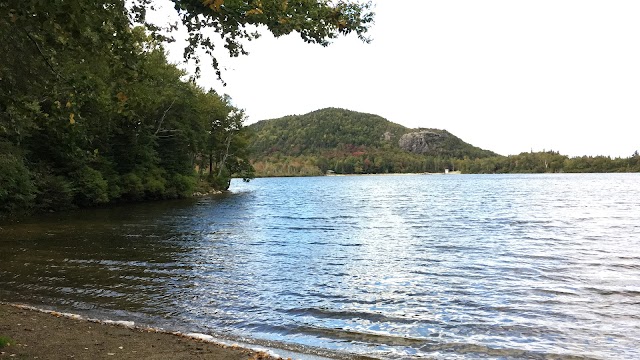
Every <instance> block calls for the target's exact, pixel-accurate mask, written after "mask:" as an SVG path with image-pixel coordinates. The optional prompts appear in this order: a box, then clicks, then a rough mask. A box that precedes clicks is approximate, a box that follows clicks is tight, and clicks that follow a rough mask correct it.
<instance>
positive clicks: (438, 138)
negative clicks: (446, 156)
mask: <svg viewBox="0 0 640 360" xmlns="http://www.w3.org/2000/svg"><path fill="white" fill-rule="evenodd" d="M446 137H447V134H444V133H437V132H433V131H429V130H421V131H416V132H412V133H408V134H404V135H402V137H401V138H400V141H399V145H400V148H401V149H403V150H405V151H409V152H412V153H414V154H425V153H428V152H432V151H434V150H437V149H438V148H439V147H440V146H441V143H442V140H444V138H446Z"/></svg>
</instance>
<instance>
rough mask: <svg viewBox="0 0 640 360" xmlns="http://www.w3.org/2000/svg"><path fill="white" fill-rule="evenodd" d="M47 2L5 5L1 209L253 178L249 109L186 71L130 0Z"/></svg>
mask: <svg viewBox="0 0 640 360" xmlns="http://www.w3.org/2000/svg"><path fill="white" fill-rule="evenodd" d="M39 3H40V2H36V1H32V2H30V1H27V2H23V3H21V4H20V5H22V6H16V7H12V5H14V4H8V3H6V2H2V3H0V83H1V85H2V86H1V89H2V90H1V92H0V216H2V215H3V214H4V215H6V214H19V213H23V212H27V211H31V210H39V211H44V210H60V209H67V208H72V207H78V206H94V205H99V204H106V203H111V202H120V201H139V200H146V199H166V198H177V197H185V196H190V195H191V194H193V192H194V190H195V189H196V187H198V186H203V187H206V188H209V187H210V186H214V187H217V188H222V189H224V188H226V187H228V183H229V179H230V177H231V176H232V175H233V174H237V175H239V176H243V177H246V178H249V177H251V176H252V168H251V166H250V164H249V163H248V161H247V142H246V139H245V128H244V127H243V124H242V122H243V120H244V115H243V113H242V111H240V110H238V109H236V108H234V107H233V106H232V105H231V104H230V99H228V98H226V97H222V96H219V95H218V94H216V93H215V92H207V91H204V90H203V89H201V88H199V87H197V86H195V85H194V84H193V83H190V82H186V81H184V80H182V78H183V77H184V75H185V74H184V73H183V72H182V71H180V70H179V69H177V68H176V67H175V66H174V65H172V64H169V63H168V62H167V60H166V58H165V55H164V52H163V50H162V47H161V46H160V45H159V44H157V43H155V42H154V41H152V40H151V39H150V38H149V37H148V36H147V35H146V33H145V31H144V30H143V29H142V28H132V27H131V26H130V22H129V18H128V14H127V11H126V9H125V8H124V6H123V3H122V2H118V1H114V2H112V3H102V2H66V1H59V2H56V6H58V8H56V9H55V11H53V10H54V9H53V8H47V7H46V6H39V5H38V4H39ZM67 5H69V6H67ZM71 5H73V6H71ZM196 169H199V170H200V171H199V172H197V171H196ZM205 169H206V171H205ZM201 179H202V180H204V181H200V180H201ZM206 180H208V181H206Z"/></svg>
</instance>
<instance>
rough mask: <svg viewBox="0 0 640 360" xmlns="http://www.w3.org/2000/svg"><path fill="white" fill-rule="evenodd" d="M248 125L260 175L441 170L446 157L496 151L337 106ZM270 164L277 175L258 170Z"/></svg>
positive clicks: (480, 155)
mask: <svg viewBox="0 0 640 360" xmlns="http://www.w3.org/2000/svg"><path fill="white" fill-rule="evenodd" d="M249 128H250V129H251V130H252V131H253V133H254V137H253V140H252V145H251V151H252V153H253V160H254V166H255V167H256V170H257V173H258V174H259V175H260V174H262V175H264V176H274V175H278V174H279V175H316V174H321V173H325V172H326V171H328V170H331V171H335V172H337V173H390V172H428V171H433V172H436V171H437V172H440V171H443V169H444V168H445V167H449V165H447V164H444V163H445V162H447V160H449V159H463V158H465V157H466V158H472V159H475V158H485V157H492V156H497V154H495V153H494V152H492V151H488V150H483V149H480V148H478V147H475V146H473V145H470V144H468V143H466V142H464V141H462V140H461V139H460V138H458V137H456V136H454V135H453V134H451V133H449V132H448V131H446V130H440V129H423V128H421V129H410V128H407V127H405V126H402V125H399V124H396V123H393V122H391V121H389V120H387V119H385V118H383V117H381V116H378V115H374V114H366V113H360V112H356V111H351V110H346V109H338V108H326V109H321V110H317V111H313V112H310V113H308V114H304V115H289V116H285V117H282V118H278V119H271V120H262V121H259V122H256V123H254V124H251V125H249ZM269 166H270V167H272V168H273V170H274V171H275V170H276V168H278V169H279V170H278V171H275V172H276V173H278V174H276V173H273V172H271V173H268V174H266V173H264V171H262V170H265V168H266V167H269ZM287 166H288V168H289V170H287V168H286V167H287ZM313 167H316V168H317V171H314V169H313ZM292 168H293V169H292ZM303 168H304V169H303ZM301 170H304V171H302V173H297V172H299V171H301ZM307 172H310V173H307Z"/></svg>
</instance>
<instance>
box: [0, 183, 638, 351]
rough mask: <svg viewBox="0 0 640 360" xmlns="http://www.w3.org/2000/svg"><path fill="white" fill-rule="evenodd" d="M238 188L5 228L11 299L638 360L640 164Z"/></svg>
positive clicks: (449, 346)
mask: <svg viewBox="0 0 640 360" xmlns="http://www.w3.org/2000/svg"><path fill="white" fill-rule="evenodd" d="M231 190H232V192H231V193H229V194H225V195H221V196H217V197H209V198H200V199H191V200H186V201H168V202H159V203H148V204H137V205H127V206H119V207H115V208H110V209H95V210H84V211H75V212H68V213H64V214H62V213H61V214H49V215H46V216H42V217H36V218H30V219H27V220H25V221H23V222H21V223H18V224H0V301H6V302H17V303H26V304H30V305H35V306H39V307H45V308H53V309H57V310H62V311H68V312H74V313H80V314H85V315H91V316H98V317H101V318H110V319H119V320H122V319H127V320H133V321H136V322H138V323H140V324H145V325H154V326H159V327H164V328H167V329H176V330H182V331H189V332H193V331H197V332H202V333H207V334H212V335H215V336H217V337H220V338H228V339H232V340H238V341H247V342H250V343H258V344H266V345H271V346H275V347H281V348H290V349H295V350H297V351H302V352H307V353H311V354H321V355H325V356H330V357H340V356H343V357H353V356H356V355H366V356H370V357H374V358H385V359H386V358H389V359H397V358H420V357H422V358H436V359H440V358H442V359H477V358H500V359H509V358H514V359H517V358H540V359H546V358H553V359H564V358H567V359H574V358H586V359H639V358H640V174H611V175H609V174H580V175H570V174H558V175H555V174H554V175H447V176H445V175H440V176H438V175H431V176H427V175H405V176H352V177H318V178H274V179H256V180H254V181H252V182H251V183H248V184H247V183H242V182H241V181H235V180H234V182H233V183H232V187H231Z"/></svg>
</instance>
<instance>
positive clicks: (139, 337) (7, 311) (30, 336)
mask: <svg viewBox="0 0 640 360" xmlns="http://www.w3.org/2000/svg"><path fill="white" fill-rule="evenodd" d="M0 336H3V337H9V338H11V339H12V340H13V342H14V343H13V344H11V345H9V346H7V347H4V348H0V358H1V359H5V358H6V359H53V360H57V359H86V360H95V359H136V360H140V359H230V360H236V359H238V360H240V359H242V360H248V359H276V357H273V356H270V355H269V354H267V353H265V352H257V351H253V350H249V349H244V348H240V347H238V346H226V345H221V344H216V343H213V342H211V341H202V340H198V339H197V336H192V337H189V336H185V335H176V334H173V333H167V332H158V331H156V330H152V329H145V328H136V327H132V324H130V323H127V322H115V323H111V324H108V323H104V322H98V321H97V320H87V319H84V318H82V317H79V316H74V315H72V314H62V313H57V312H49V313H45V312H41V311H37V310H34V309H32V308H29V307H21V306H16V305H10V304H0ZM204 337H205V338H206V336H204Z"/></svg>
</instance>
